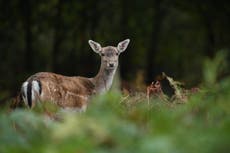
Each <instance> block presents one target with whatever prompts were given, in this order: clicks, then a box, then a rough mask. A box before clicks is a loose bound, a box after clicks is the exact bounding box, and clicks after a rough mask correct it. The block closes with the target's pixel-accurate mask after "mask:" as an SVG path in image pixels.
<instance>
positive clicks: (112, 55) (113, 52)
mask: <svg viewBox="0 0 230 153" xmlns="http://www.w3.org/2000/svg"><path fill="white" fill-rule="evenodd" d="M129 41H130V40H129V39H126V40H124V41H121V42H120V43H118V45H117V47H113V46H107V47H101V45H100V44H99V43H97V42H95V41H93V40H89V45H90V47H91V48H92V49H93V51H94V52H96V53H98V54H99V55H100V56H101V67H102V68H104V69H106V70H116V68H117V66H118V58H119V55H120V53H122V52H124V51H125V50H126V48H127V47H128V44H129Z"/></svg>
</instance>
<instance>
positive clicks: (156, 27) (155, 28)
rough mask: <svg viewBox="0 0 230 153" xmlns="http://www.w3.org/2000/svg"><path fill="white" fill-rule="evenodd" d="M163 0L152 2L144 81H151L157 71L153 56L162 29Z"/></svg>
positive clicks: (156, 49)
mask: <svg viewBox="0 0 230 153" xmlns="http://www.w3.org/2000/svg"><path fill="white" fill-rule="evenodd" d="M163 3H164V1H162V0H154V3H153V18H152V22H153V24H152V33H151V39H150V42H149V44H150V48H149V50H148V51H147V60H146V62H147V67H146V75H147V76H146V82H151V81H153V79H154V76H155V75H156V74H157V73H160V72H159V69H158V66H159V65H154V63H155V62H154V56H155V55H156V54H157V51H158V46H159V37H160V32H161V29H162V23H163V19H164V17H165V10H164V8H163V7H162V4H163Z"/></svg>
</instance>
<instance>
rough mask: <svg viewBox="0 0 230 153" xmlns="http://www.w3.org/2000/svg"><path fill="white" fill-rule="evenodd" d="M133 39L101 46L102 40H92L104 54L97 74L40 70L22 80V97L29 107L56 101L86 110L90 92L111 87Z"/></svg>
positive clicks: (68, 106) (94, 92)
mask: <svg viewBox="0 0 230 153" xmlns="http://www.w3.org/2000/svg"><path fill="white" fill-rule="evenodd" d="M129 41H130V40H129V39H126V40H124V41H122V42H120V43H119V44H118V45H117V47H113V46H107V47H101V45H100V44H99V43H97V42H95V41H92V40H89V45H90V47H91V48H92V50H93V51H94V52H96V53H98V54H99V55H100V56H101V66H100V70H99V72H98V73H97V75H96V76H95V77H93V78H87V77H80V76H72V77H69V76H63V75H60V74H55V73H51V72H39V73H36V74H34V75H32V76H30V77H29V78H28V79H27V80H26V81H25V82H24V83H23V84H22V87H21V97H22V100H23V101H24V103H25V104H26V105H27V106H28V107H29V108H33V107H34V106H35V105H36V103H37V102H52V103H54V104H56V105H58V106H60V107H61V108H71V109H76V110H80V111H85V109H86V107H87V104H88V100H89V97H90V96H92V95H94V94H101V93H105V92H106V91H108V90H109V89H110V87H111V85H112V82H113V77H114V74H115V72H116V69H117V67H118V57H119V55H120V53H122V52H123V51H125V50H126V48H127V46H128V44H129Z"/></svg>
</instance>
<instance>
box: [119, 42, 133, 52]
mask: <svg viewBox="0 0 230 153" xmlns="http://www.w3.org/2000/svg"><path fill="white" fill-rule="evenodd" d="M129 42H130V40H129V39H125V40H124V41H122V42H119V44H118V45H117V50H118V51H119V52H120V53H121V52H123V51H125V50H126V48H127V47H128V44H129Z"/></svg>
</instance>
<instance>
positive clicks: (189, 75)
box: [0, 0, 230, 98]
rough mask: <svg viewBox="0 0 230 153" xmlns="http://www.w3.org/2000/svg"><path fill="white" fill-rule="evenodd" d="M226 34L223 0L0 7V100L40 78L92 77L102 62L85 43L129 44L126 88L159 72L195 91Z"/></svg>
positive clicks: (225, 46)
mask: <svg viewBox="0 0 230 153" xmlns="http://www.w3.org/2000/svg"><path fill="white" fill-rule="evenodd" d="M229 27H230V1H228V0H218V1H217V0H203V1H201V0H193V1H190V0H134V1H133V0H126V1H124V0H106V1H105V0H49V1H47V0H39V1H33V0H23V1H22V0H10V1H9V0H1V1H0V74H1V75H0V93H1V94H0V97H1V98H4V97H7V96H9V95H13V94H15V93H16V92H17V91H18V89H19V88H20V85H21V83H22V81H24V80H25V79H26V78H27V77H28V76H30V75H31V74H33V73H35V72H38V71H52V72H55V73H61V74H63V75H70V76H71V75H82V76H88V77H92V76H94V75H95V74H96V73H97V71H98V69H99V65H100V58H99V56H98V55H96V54H95V53H94V52H93V51H92V50H91V49H90V47H89V45H88V40H89V39H93V40H95V41H97V42H99V43H101V45H102V46H106V45H114V46H116V45H117V43H118V42H119V41H122V40H124V39H126V38H130V40H131V42H130V45H129V47H128V49H127V51H125V52H124V53H123V54H122V55H121V57H120V68H119V70H120V76H121V80H123V81H125V82H129V83H132V82H135V81H136V79H138V78H140V77H141V79H142V80H143V82H145V83H146V84H148V83H150V82H151V81H153V80H154V79H155V78H156V77H157V75H159V74H161V72H165V73H166V74H168V75H169V76H173V77H174V78H176V79H177V80H180V81H183V82H186V84H188V86H190V85H195V84H199V83H200V82H201V80H202V79H201V78H202V69H203V61H204V60H205V59H206V58H213V57H214V56H215V54H216V53H217V52H219V51H221V50H226V52H228V51H229V48H230V28H229ZM226 55H228V57H227V59H228V61H230V60H229V54H226ZM228 74H229V71H228V72H224V73H223V77H224V76H225V75H228Z"/></svg>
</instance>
